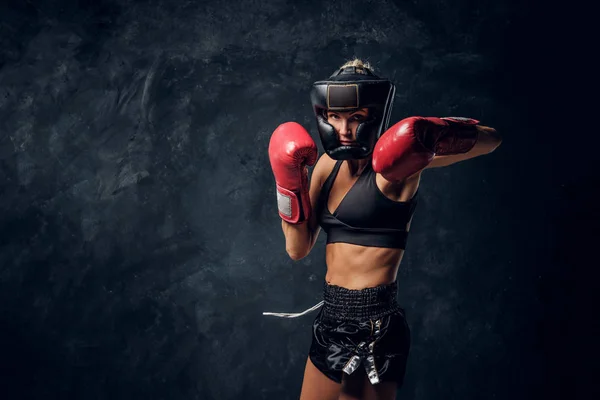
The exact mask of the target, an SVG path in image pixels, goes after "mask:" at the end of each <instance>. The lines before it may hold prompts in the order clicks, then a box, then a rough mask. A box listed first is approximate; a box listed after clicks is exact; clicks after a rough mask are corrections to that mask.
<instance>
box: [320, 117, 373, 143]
mask: <svg viewBox="0 0 600 400" xmlns="http://www.w3.org/2000/svg"><path fill="white" fill-rule="evenodd" d="M368 116H369V110H368V109H367V108H361V109H359V110H356V111H350V112H341V111H327V122H329V124H330V125H331V126H333V128H334V129H335V131H336V132H337V134H338V138H339V140H340V142H341V143H342V145H350V146H351V145H353V144H355V143H356V128H358V125H360V124H361V122H363V121H364V120H366V119H367V117H368Z"/></svg>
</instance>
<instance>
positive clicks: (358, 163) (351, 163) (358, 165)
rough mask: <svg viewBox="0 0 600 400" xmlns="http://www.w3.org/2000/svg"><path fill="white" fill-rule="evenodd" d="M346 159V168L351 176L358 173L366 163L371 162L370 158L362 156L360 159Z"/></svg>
mask: <svg viewBox="0 0 600 400" xmlns="http://www.w3.org/2000/svg"><path fill="white" fill-rule="evenodd" d="M347 161H348V169H349V170H350V174H351V175H352V176H357V175H360V174H361V173H362V172H363V170H364V169H365V167H366V166H367V165H368V163H370V162H371V158H370V157H368V158H364V159H360V160H347Z"/></svg>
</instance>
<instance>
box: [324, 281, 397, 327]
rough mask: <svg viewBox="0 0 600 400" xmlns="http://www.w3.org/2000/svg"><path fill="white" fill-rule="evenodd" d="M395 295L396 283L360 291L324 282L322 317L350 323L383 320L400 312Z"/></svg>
mask: <svg viewBox="0 0 600 400" xmlns="http://www.w3.org/2000/svg"><path fill="white" fill-rule="evenodd" d="M397 294H398V284H397V282H396V281H394V282H392V283H390V284H387V285H380V286H376V287H371V288H365V289H360V290H353V289H346V288H343V287H341V286H335V285H329V284H328V283H327V282H325V284H324V287H323V302H324V303H323V311H322V315H323V317H324V318H327V319H336V320H352V321H361V320H369V319H379V318H383V317H385V316H387V315H389V314H392V313H394V312H396V311H401V310H402V308H401V307H400V306H399V305H398V302H397V300H396V296H397Z"/></svg>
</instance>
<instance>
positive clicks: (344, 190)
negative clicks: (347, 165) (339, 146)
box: [327, 165, 366, 216]
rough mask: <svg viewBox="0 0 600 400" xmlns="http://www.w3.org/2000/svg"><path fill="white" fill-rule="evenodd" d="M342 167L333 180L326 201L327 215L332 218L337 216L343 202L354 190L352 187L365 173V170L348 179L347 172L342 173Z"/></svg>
mask: <svg viewBox="0 0 600 400" xmlns="http://www.w3.org/2000/svg"><path fill="white" fill-rule="evenodd" d="M342 167H344V165H342V166H340V170H339V171H338V173H337V176H336V177H335V179H334V180H333V184H332V185H331V190H330V191H329V197H328V199H327V210H329V213H330V214H331V215H333V216H335V215H336V214H337V212H338V211H339V209H340V206H341V205H342V204H343V202H344V200H345V199H346V198H347V197H348V196H349V195H351V192H352V189H354V186H355V185H356V184H357V182H358V181H359V179H360V178H361V177H362V176H363V175H364V174H365V172H366V168H365V169H364V170H363V171H362V172H361V173H360V175H358V176H355V177H350V176H348V175H349V174H348V170H344V171H342ZM340 175H341V176H340Z"/></svg>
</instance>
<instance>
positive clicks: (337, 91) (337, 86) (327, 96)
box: [310, 67, 396, 160]
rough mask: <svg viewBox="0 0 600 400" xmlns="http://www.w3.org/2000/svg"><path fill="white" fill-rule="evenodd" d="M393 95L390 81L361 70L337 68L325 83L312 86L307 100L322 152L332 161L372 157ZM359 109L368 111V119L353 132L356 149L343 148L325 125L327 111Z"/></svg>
mask: <svg viewBox="0 0 600 400" xmlns="http://www.w3.org/2000/svg"><path fill="white" fill-rule="evenodd" d="M395 93H396V87H395V86H394V84H393V83H392V82H391V81H390V80H388V79H383V78H380V77H378V76H377V75H375V74H374V73H373V72H372V71H371V70H369V69H368V68H363V67H344V68H340V69H338V70H337V71H336V72H334V73H333V75H331V76H330V77H329V79H328V80H325V81H317V82H315V83H314V84H313V87H312V91H311V95H310V97H311V102H312V106H313V110H314V113H315V117H316V118H317V129H318V131H319V136H320V137H321V143H322V144H323V148H324V150H325V152H326V153H327V154H328V155H329V156H330V157H331V158H333V159H335V160H348V159H360V158H366V157H368V156H369V155H371V153H372V152H373V149H374V147H375V143H376V142H377V139H379V137H380V136H381V134H382V133H383V132H385V130H386V129H387V127H388V124H389V120H390V115H391V111H392V105H393V103H394V94H395ZM361 108H368V109H369V115H368V117H367V119H366V120H365V121H363V122H361V123H360V124H359V125H358V127H357V128H356V142H357V143H358V146H343V145H342V144H341V143H340V141H339V138H338V134H337V132H336V131H335V129H334V128H333V126H331V125H330V124H329V123H328V122H327V115H326V113H327V110H331V111H342V112H346V111H356V110H358V109H361Z"/></svg>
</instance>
